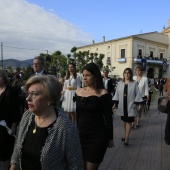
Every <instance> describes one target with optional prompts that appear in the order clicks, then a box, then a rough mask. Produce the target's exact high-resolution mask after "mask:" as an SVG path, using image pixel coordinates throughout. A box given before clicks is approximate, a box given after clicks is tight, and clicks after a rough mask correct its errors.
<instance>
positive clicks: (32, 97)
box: [26, 92, 39, 99]
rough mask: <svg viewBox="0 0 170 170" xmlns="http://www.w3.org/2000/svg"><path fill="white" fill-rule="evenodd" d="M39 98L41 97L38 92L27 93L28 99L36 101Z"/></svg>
mask: <svg viewBox="0 0 170 170" xmlns="http://www.w3.org/2000/svg"><path fill="white" fill-rule="evenodd" d="M37 96H39V93H37V92H31V93H27V96H26V97H27V98H28V97H30V98H31V99H35V98H36V97H37Z"/></svg>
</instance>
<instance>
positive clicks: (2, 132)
mask: <svg viewBox="0 0 170 170" xmlns="http://www.w3.org/2000/svg"><path fill="white" fill-rule="evenodd" d="M8 83H9V78H8V75H7V73H6V71H5V70H3V69H0V163H1V168H2V170H7V169H8V168H9V160H10V158H11V155H12V151H13V147H14V141H15V138H14V134H15V132H16V126H17V122H18V121H19V104H18V101H17V96H16V95H15V93H14V90H13V89H12V87H10V86H8ZM5 125H7V126H6V127H5ZM7 128H9V129H10V130H7Z"/></svg>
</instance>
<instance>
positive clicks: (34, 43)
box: [0, 0, 170, 60]
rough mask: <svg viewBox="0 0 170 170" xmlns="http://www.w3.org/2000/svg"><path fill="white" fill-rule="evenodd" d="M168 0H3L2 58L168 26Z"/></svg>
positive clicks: (67, 49)
mask: <svg viewBox="0 0 170 170" xmlns="http://www.w3.org/2000/svg"><path fill="white" fill-rule="evenodd" d="M169 7H170V0H143V1H136V0H121V1H113V0H104V1H100V0H0V14H1V15H0V42H3V58H4V59H9V58H13V59H18V60H25V59H32V58H34V57H35V56H36V55H39V54H40V53H47V50H48V52H49V54H51V53H53V52H55V51H56V50H60V51H61V52H62V53H63V54H68V53H70V50H71V48H72V47H74V46H77V47H79V46H82V45H89V44H91V43H92V40H95V42H101V41H102V37H103V36H105V37H106V41H107V40H112V39H116V38H121V37H125V36H130V35H135V34H139V33H147V32H153V31H158V32H161V31H162V28H163V26H165V27H167V25H168V20H169V19H170V12H169Z"/></svg>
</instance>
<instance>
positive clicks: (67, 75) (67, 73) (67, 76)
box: [66, 63, 77, 80]
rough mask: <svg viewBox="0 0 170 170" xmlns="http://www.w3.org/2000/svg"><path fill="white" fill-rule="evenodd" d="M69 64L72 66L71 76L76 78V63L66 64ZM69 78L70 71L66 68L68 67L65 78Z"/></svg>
mask: <svg viewBox="0 0 170 170" xmlns="http://www.w3.org/2000/svg"><path fill="white" fill-rule="evenodd" d="M69 65H72V66H73V67H74V73H73V77H74V79H76V78H77V73H76V65H75V64H74V63H69V64H68V66H69ZM69 78H70V72H69V70H68V68H67V72H66V80H68V79H69Z"/></svg>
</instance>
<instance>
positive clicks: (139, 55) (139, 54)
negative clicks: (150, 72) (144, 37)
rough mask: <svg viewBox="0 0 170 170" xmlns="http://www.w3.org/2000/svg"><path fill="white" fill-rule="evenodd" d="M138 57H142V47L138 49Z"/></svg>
mask: <svg viewBox="0 0 170 170" xmlns="http://www.w3.org/2000/svg"><path fill="white" fill-rule="evenodd" d="M138 58H142V49H138Z"/></svg>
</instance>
